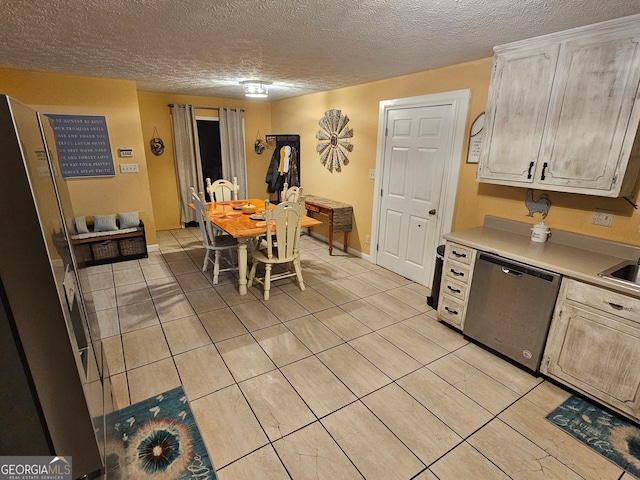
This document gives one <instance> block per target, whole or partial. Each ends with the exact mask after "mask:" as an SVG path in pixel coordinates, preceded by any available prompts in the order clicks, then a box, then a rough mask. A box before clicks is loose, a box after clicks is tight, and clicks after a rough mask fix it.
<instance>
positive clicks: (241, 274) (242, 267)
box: [238, 237, 249, 295]
mask: <svg viewBox="0 0 640 480" xmlns="http://www.w3.org/2000/svg"><path fill="white" fill-rule="evenodd" d="M248 241H249V239H248V238H246V237H241V238H238V292H239V293H240V295H246V294H247V242H248Z"/></svg>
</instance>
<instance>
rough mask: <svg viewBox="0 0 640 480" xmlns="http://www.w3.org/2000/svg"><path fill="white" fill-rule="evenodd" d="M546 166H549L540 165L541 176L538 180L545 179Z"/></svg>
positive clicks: (546, 164) (545, 164)
mask: <svg viewBox="0 0 640 480" xmlns="http://www.w3.org/2000/svg"><path fill="white" fill-rule="evenodd" d="M548 166H549V164H548V163H547V162H544V163H543V164H542V174H541V175H540V180H544V179H545V171H546V170H547V167H548Z"/></svg>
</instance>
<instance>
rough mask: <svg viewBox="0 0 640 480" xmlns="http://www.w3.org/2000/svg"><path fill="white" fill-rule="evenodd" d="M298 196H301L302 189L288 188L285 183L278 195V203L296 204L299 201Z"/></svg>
mask: <svg viewBox="0 0 640 480" xmlns="http://www.w3.org/2000/svg"><path fill="white" fill-rule="evenodd" d="M300 196H302V187H296V186H293V187H289V184H288V183H285V184H284V186H283V187H282V193H281V194H280V201H282V202H297V201H299V200H300Z"/></svg>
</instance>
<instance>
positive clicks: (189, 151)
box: [170, 105, 239, 224]
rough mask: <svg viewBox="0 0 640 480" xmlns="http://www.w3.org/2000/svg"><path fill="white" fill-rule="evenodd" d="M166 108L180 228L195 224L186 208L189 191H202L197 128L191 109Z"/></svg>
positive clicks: (189, 107)
mask: <svg viewBox="0 0 640 480" xmlns="http://www.w3.org/2000/svg"><path fill="white" fill-rule="evenodd" d="M170 108H171V130H172V134H173V149H174V152H175V164H176V177H177V181H178V195H179V198H180V223H182V224H184V223H188V222H192V221H195V220H196V215H195V210H193V209H192V208H191V207H189V203H191V187H195V189H196V191H200V190H202V189H203V188H204V187H203V185H204V178H203V176H202V163H201V162H200V147H199V144H198V126H197V123H196V115H195V109H194V108H193V105H173V106H171V107H170ZM238 181H239V179H238Z"/></svg>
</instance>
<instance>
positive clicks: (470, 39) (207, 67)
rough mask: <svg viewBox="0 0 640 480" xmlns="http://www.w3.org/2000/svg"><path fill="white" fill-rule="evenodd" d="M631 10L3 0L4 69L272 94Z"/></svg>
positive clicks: (617, 6) (455, 55) (396, 69)
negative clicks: (264, 88)
mask: <svg viewBox="0 0 640 480" xmlns="http://www.w3.org/2000/svg"><path fill="white" fill-rule="evenodd" d="M636 13H640V1H639V0H484V1H481V0H355V1H354V0H315V1H313V0H309V1H300V0H54V1H51V0H48V1H42V0H0V67H6V68H16V69H25V70H46V71H54V72H63V73H70V74H77V75H89V76H100V77H109V78H120V79H128V80H135V81H136V82H137V86H138V89H139V90H146V91H159V92H170V93H183V94H190V95H205V96H216V97H232V98H240V97H242V95H243V93H242V87H241V86H240V84H239V82H240V81H242V80H248V79H254V78H256V79H262V80H265V81H270V82H272V86H271V88H270V92H269V93H270V95H269V97H270V99H271V100H277V99H282V98H287V97H293V96H298V95H303V94H307V93H312V92H318V91H325V90H331V89H335V88H340V87H345V86H349V85H356V84H360V83H365V82H369V81H373V80H380V79H384V78H390V77H394V76H398V75H404V74H408V73H413V72H419V71H423V70H429V69H433V68H438V67H442V66H446V65H451V64H455V63H460V62H465V61H470V60H475V59H479V58H483V57H488V56H491V55H492V47H493V46H494V45H499V44H502V43H507V42H511V41H515V40H521V39H524V38H530V37H534V36H537V35H542V34H545V33H551V32H556V31H560V30H565V29H568V28H573V27H577V26H581V25H587V24H590V23H596V22H599V21H603V20H608V19H612V18H618V17H623V16H627V15H632V14H636Z"/></svg>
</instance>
